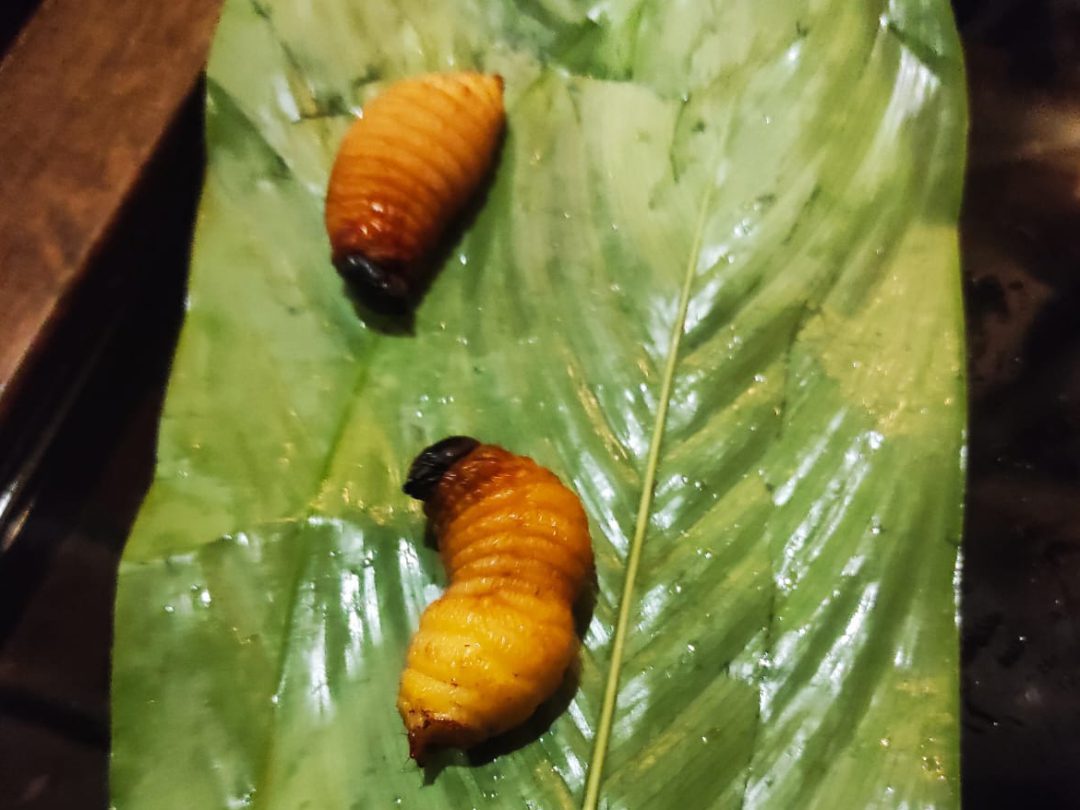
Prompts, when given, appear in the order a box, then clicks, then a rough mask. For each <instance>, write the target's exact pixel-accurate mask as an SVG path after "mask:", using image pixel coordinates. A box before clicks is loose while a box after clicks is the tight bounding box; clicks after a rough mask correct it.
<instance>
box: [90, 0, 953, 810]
mask: <svg viewBox="0 0 1080 810" xmlns="http://www.w3.org/2000/svg"><path fill="white" fill-rule="evenodd" d="M463 68H470V69H472V68H475V69H481V70H485V71H493V72H498V73H500V74H502V75H503V76H504V77H505V80H506V88H507V107H508V128H507V137H506V141H505V143H504V145H503V148H502V152H501V155H500V159H499V165H498V168H497V171H496V172H495V175H494V178H493V182H492V184H491V186H490V188H489V189H487V191H486V197H485V199H484V200H483V201H482V204H481V205H479V206H478V207H477V211H476V213H475V216H474V217H473V218H472V220H471V221H470V222H469V223H468V224H467V226H466V227H464V228H463V229H462V232H461V233H459V234H458V235H457V237H456V238H454V240H453V243H452V244H451V245H450V247H449V248H448V249H447V252H446V255H445V257H444V262H443V267H442V269H441V272H439V274H438V276H437V278H436V280H435V281H434V283H433V284H432V286H431V288H430V289H429V291H428V293H427V295H426V297H425V298H424V299H423V301H422V302H421V304H420V305H419V307H418V309H417V311H416V313H415V318H414V321H413V323H412V325H411V328H410V329H408V330H405V331H404V332H402V331H397V332H395V331H394V330H389V329H386V328H383V327H382V326H381V325H380V324H377V323H374V322H371V321H370V319H369V318H366V317H365V313H363V312H359V313H358V312H357V310H356V309H355V307H354V306H353V304H352V302H351V301H350V298H349V297H348V295H347V294H346V291H345V290H344V289H343V286H342V283H341V281H340V280H339V278H338V277H337V275H336V274H335V273H334V271H333V269H332V268H331V267H330V264H329V246H328V243H327V240H326V237H325V235H324V232H323V227H322V221H321V212H322V200H323V194H324V189H325V186H326V180H327V176H328V172H329V167H330V165H331V161H332V158H333V155H334V151H335V148H336V146H337V143H338V141H339V139H340V137H341V136H342V134H343V133H344V131H345V129H346V128H347V127H348V125H349V123H350V121H351V120H352V118H353V117H354V115H355V114H357V112H358V111H359V110H360V109H361V108H362V106H363V104H364V103H365V102H366V100H367V99H369V98H371V97H372V96H373V95H374V94H376V93H378V92H379V90H380V89H381V88H383V87H385V86H386V84H387V83H388V82H390V81H392V80H394V79H395V78H398V77H401V76H407V75H413V74H417V73H421V72H427V71H437V70H452V69H463ZM206 113H207V123H206V138H207V143H208V153H209V157H208V170H207V175H206V180H205V188H204V192H203V197H202V201H201V206H200V213H199V218H198V223H197V229H196V234H195V247H194V255H193V259H192V269H191V281H190V293H189V303H188V311H187V318H186V323H185V326H184V329H183V333H182V336H181V340H180V344H179V348H178V352H177V355H176V358H175V362H174V366H173V369H172V376H171V380H170V383H169V389H168V395H167V402H166V405H165V409H164V414H163V416H162V420H161V430H160V438H159V448H158V464H157V470H156V476H155V481H154V483H153V486H152V488H151V491H150V492H149V494H148V496H147V499H146V502H145V504H144V506H143V509H142V512H141V514H140V517H139V519H138V521H137V523H136V526H135V528H134V530H133V534H132V537H131V538H130V541H129V543H128V546H127V548H126V551H125V555H124V560H123V562H122V566H121V570H120V574H119V590H118V596H117V602H116V619H115V630H116V632H115V647H114V657H113V681H112V695H113V738H112V744H113V753H112V761H111V794H112V797H113V803H114V805H115V806H116V807H117V808H217V807H258V808H283V809H285V808H287V809H288V810H296V808H313V809H315V808H319V809H321V808H331V809H333V808H385V807H394V806H403V807H408V808H449V807H453V808H467V807H477V808H480V807H499V808H508V807H528V808H540V809H541V810H550V809H552V808H563V807H580V806H584V807H588V808H593V807H606V808H668V807H672V808H688V807H694V808H698V807H717V808H735V807H746V808H785V809H786V808H794V807H808V808H838V807H851V808H855V807H860V808H861V807H871V806H873V807H898V808H899V807H920V808H949V807H956V806H957V805H958V802H959V799H958V794H959V774H958V767H959V762H958V677H957V672H958V658H957V614H956V611H957V590H956V584H957V579H956V578H957V576H958V571H959V568H958V548H957V545H958V536H959V531H960V510H961V502H962V486H963V468H964V426H965V394H964V372H963V369H964V360H963V345H962V326H963V323H962V318H963V316H962V308H961V299H960V292H959V290H960V285H959V273H958V250H957V233H956V221H957V211H958V207H959V199H960V192H961V182H962V176H963V160H964V140H965V127H966V118H965V100H964V94H963V67H962V62H961V56H960V49H959V44H958V40H957V36H956V32H955V28H954V24H953V21H952V17H951V13H950V9H949V6H948V3H947V2H946V0H859V2H851V1H850V0H812V1H811V0H806V1H804V2H792V0H719V1H718V2H706V1H705V0H669V2H654V1H653V0H605V1H604V2H599V3H593V2H590V3H581V2H573V0H516V1H515V2H511V0H459V1H458V2H439V1H438V0H393V1H392V0H314V1H313V0H228V2H226V4H225V7H224V11H223V15H222V19H221V22H220V29H219V31H218V34H217V39H216V42H215V46H214V48H213V52H212V58H211V61H210V66H209V71H208V79H207V94H206ZM454 433H465V434H470V435H474V436H477V437H479V438H481V439H483V440H484V441H488V442H495V443H500V444H503V445H505V446H506V447H508V448H510V449H512V450H514V451H515V452H518V453H522V454H527V455H530V456H532V457H534V458H535V459H537V460H538V461H539V462H540V463H542V464H544V465H546V466H548V467H550V468H551V469H553V470H554V471H555V472H556V473H557V474H559V475H560V476H561V477H562V478H563V480H565V481H566V482H568V483H569V484H570V485H571V486H572V487H573V488H574V489H575V490H576V491H577V492H578V493H579V494H580V496H581V498H582V501H583V503H584V504H585V506H586V509H587V512H588V514H589V517H590V521H591V530H592V535H593V540H594V545H595V553H596V569H597V588H596V597H595V605H594V606H593V609H592V615H591V620H590V622H589V624H588V628H587V631H586V632H585V634H584V640H583V649H582V653H581V656H580V662H579V664H578V665H577V666H576V667H575V668H574V671H573V673H572V677H570V678H568V681H567V684H566V686H565V688H564V689H563V690H561V692H560V693H559V695H557V696H556V698H554V699H553V701H552V702H551V703H550V704H549V705H548V706H546V707H545V708H544V709H543V710H541V712H539V713H538V715H537V717H536V718H534V720H533V721H531V722H530V723H529V724H527V725H526V727H525V728H523V729H522V730H521V731H520V732H518V733H516V734H511V735H509V736H508V737H507V738H505V739H503V740H500V741H497V742H496V743H493V744H492V745H490V746H486V747H482V748H481V749H479V750H477V751H474V752H472V753H470V754H462V753H455V752H448V753H446V754H444V755H443V756H442V757H441V758H440V759H439V760H438V761H437V762H435V763H434V764H433V765H431V766H429V767H428V768H427V769H426V770H425V769H421V768H418V767H417V766H416V765H415V764H414V763H412V762H411V761H410V760H409V759H408V757H407V747H406V742H405V735H404V730H403V727H402V725H401V721H400V719H399V718H398V715H397V712H396V710H395V706H394V702H395V698H396V690H397V679H398V676H399V674H400V671H401V667H402V664H403V658H404V650H405V647H406V644H407V643H408V639H409V637H410V634H411V633H412V632H413V630H414V629H415V628H416V626H417V621H418V616H419V614H420V612H421V611H422V610H423V608H424V606H425V605H426V604H427V603H428V602H430V601H431V600H432V599H433V598H435V597H436V596H437V595H438V593H439V592H440V589H441V587H442V586H443V585H444V584H445V580H444V575H443V572H442V570H441V567H440V565H439V563H438V560H437V554H436V552H435V550H434V549H433V548H432V547H431V546H430V544H428V543H425V540H424V519H423V515H422V512H421V510H420V506H419V504H417V503H415V502H412V501H410V500H409V499H408V498H407V497H406V496H405V495H403V494H402V493H401V490H400V487H401V484H402V479H403V475H404V471H405V470H406V468H407V465H408V463H409V461H410V460H411V458H412V456H413V455H414V454H415V453H416V452H417V451H418V450H419V449H420V448H422V447H423V446H425V445H426V444H428V443H429V442H432V441H434V440H437V439H440V438H442V437H444V436H446V435H448V434H454Z"/></svg>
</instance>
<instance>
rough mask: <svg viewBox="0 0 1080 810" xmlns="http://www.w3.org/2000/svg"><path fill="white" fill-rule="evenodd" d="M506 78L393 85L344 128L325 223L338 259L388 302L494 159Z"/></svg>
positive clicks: (359, 284)
mask: <svg viewBox="0 0 1080 810" xmlns="http://www.w3.org/2000/svg"><path fill="white" fill-rule="evenodd" d="M502 89H503V82H502V78H501V77H499V76H493V75H487V74H483V73H446V74H430V75H426V76H419V77H416V78H411V79H404V80H401V81H398V82H396V83H394V84H392V85H391V86H389V87H388V88H387V89H386V90H385V91H383V92H382V93H381V94H380V95H378V96H377V97H375V98H374V99H373V100H372V101H371V102H370V103H368V104H367V106H366V107H365V108H364V111H363V116H362V117H361V118H359V119H357V121H356V123H354V124H353V125H352V127H351V128H350V129H349V131H348V132H347V133H346V135H345V138H344V140H343V141H342V143H341V146H340V148H339V150H338V154H337V158H336V159H335V161H334V167H333V170H332V171H331V174H330V185H329V188H328V189H327V195H326V230H327V233H328V235H329V237H330V244H331V247H332V251H333V261H334V264H335V266H336V267H337V268H338V270H339V271H340V272H341V273H342V275H343V276H345V278H346V279H348V280H349V281H351V282H353V283H354V286H355V287H356V288H357V289H358V291H359V292H360V293H361V294H365V293H366V294H368V295H369V296H371V297H374V298H375V299H379V301H377V303H378V302H381V303H382V304H388V303H394V302H398V303H400V302H401V301H403V300H404V299H406V298H407V297H408V295H409V293H410V282H411V281H412V275H413V274H414V273H415V271H416V269H417V266H418V264H419V263H420V262H421V261H422V260H423V259H424V258H425V257H426V256H428V254H429V253H430V252H431V250H432V249H433V248H434V247H435V246H436V245H437V243H438V241H439V238H440V237H441V235H442V233H443V231H444V230H445V228H446V226H447V224H448V223H449V222H450V221H451V220H452V219H453V218H454V216H455V215H457V214H458V213H459V212H460V211H461V209H462V208H463V207H464V205H465V204H466V202H467V201H468V200H469V198H470V197H471V196H472V195H473V193H474V192H475V191H476V190H477V187H478V186H479V185H480V183H481V182H482V181H483V179H484V177H485V175H486V174H487V173H488V170H489V169H490V167H491V162H492V160H493V158H494V154H495V149H496V146H497V145H498V141H499V138H500V135H501V133H502V129H503V124H504V119H505V112H504V109H503V94H502Z"/></svg>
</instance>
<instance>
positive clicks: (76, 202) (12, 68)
mask: <svg viewBox="0 0 1080 810" xmlns="http://www.w3.org/2000/svg"><path fill="white" fill-rule="evenodd" d="M219 8H220V0H168V2H147V0H46V2H44V3H43V4H42V6H41V8H40V9H39V10H38V12H37V13H36V14H35V16H34V17H33V19H32V20H31V21H30V22H29V23H28V24H27V26H26V28H25V29H24V30H23V32H22V33H21V34H20V36H19V38H18V40H17V41H16V42H15V44H14V46H13V47H12V49H11V51H10V52H9V53H8V55H7V57H6V58H5V59H4V61H3V62H2V63H0V122H3V125H2V126H0V417H2V416H3V414H4V412H5V411H6V410H7V409H8V408H9V407H10V403H11V401H12V399H13V397H14V394H15V393H16V391H17V388H18V379H19V377H20V375H22V374H24V373H25V372H26V369H27V368H28V366H29V365H30V364H31V363H32V362H33V359H34V357H35V355H36V354H37V353H38V352H40V351H41V349H42V347H43V345H44V343H45V341H46V340H47V338H48V335H49V333H50V331H51V329H52V327H53V326H54V325H55V323H56V320H57V319H58V318H59V317H60V315H61V314H62V312H63V308H64V304H65V298H66V297H67V296H69V295H70V294H71V293H72V291H73V290H74V289H75V287H76V285H77V283H78V281H79V280H80V278H81V277H82V275H83V274H84V272H85V271H86V268H87V267H88V265H89V263H90V260H91V259H92V257H93V255H94V252H95V250H96V249H97V248H98V246H99V245H100V244H101V243H102V240H103V238H104V236H105V234H106V233H107V231H108V229H109V227H110V225H111V224H112V222H113V221H114V219H115V217H116V215H117V212H118V211H119V209H120V207H121V205H122V204H123V202H124V200H125V199H126V198H127V196H128V193H129V192H130V190H131V189H132V187H133V186H134V185H135V183H136V181H137V180H138V178H139V176H140V174H141V172H142V171H143V168H144V167H145V165H146V164H147V162H148V161H149V160H150V158H151V156H152V155H153V153H154V151H155V149H156V148H157V146H158V144H159V142H160V140H161V138H162V136H163V134H164V133H165V131H166V130H167V129H168V127H169V125H170V123H171V122H172V120H173V118H174V117H175V115H176V112H177V110H178V109H179V107H180V105H181V104H182V103H183V101H184V99H185V97H186V96H187V95H188V93H189V92H190V91H191V88H192V87H193V86H194V82H195V80H196V78H197V77H198V75H199V73H200V71H201V70H202V67H203V65H204V64H205V61H206V54H207V51H208V48H209V42H210V37H211V34H212V32H213V28H214V23H215V21H216V18H217V14H218V11H219ZM143 271H144V272H150V273H152V272H153V271H154V268H153V267H152V266H147V267H145V268H143Z"/></svg>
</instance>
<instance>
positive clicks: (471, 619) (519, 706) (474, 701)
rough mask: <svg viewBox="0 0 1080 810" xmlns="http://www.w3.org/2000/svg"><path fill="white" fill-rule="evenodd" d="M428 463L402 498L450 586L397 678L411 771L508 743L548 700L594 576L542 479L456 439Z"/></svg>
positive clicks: (561, 494)
mask: <svg viewBox="0 0 1080 810" xmlns="http://www.w3.org/2000/svg"><path fill="white" fill-rule="evenodd" d="M447 442H450V443H451V444H450V445H447ZM455 442H456V443H457V444H456V445H455V444H453V443H455ZM462 442H465V443H466V444H462ZM469 442H471V449H470V445H469V444H467V443H469ZM448 447H449V450H450V452H447V448H448ZM455 448H456V452H455ZM440 453H441V456H440ZM426 454H427V455H426V457H427V460H428V462H429V463H428V464H427V466H425V464H424V459H425V454H421V456H420V457H418V459H417V462H416V463H415V464H414V467H413V470H412V474H411V475H410V481H409V483H408V484H406V491H408V492H410V494H414V495H417V496H419V497H422V498H423V499H424V500H426V502H427V503H426V510H425V511H426V512H427V514H428V516H429V519H430V520H431V524H432V528H433V529H434V533H435V537H436V538H437V540H438V544H439V552H440V554H441V556H442V559H443V563H444V564H445V566H446V569H447V572H448V574H449V579H450V585H449V587H448V588H447V590H446V593H445V594H443V596H442V597H441V598H440V599H438V600H436V601H435V602H434V603H432V604H431V605H430V606H429V607H428V608H427V610H426V611H425V612H424V614H423V616H422V617H421V619H420V629H419V630H418V632H417V633H416V635H415V636H414V637H413V639H412V643H411V645H410V647H409V651H408V656H407V661H406V668H405V671H404V673H403V675H402V677H401V688H400V693H399V696H398V710H399V711H400V713H401V716H402V719H403V720H404V722H405V726H406V729H407V731H408V734H409V748H410V753H411V754H412V756H413V757H415V758H416V759H417V760H421V759H422V758H423V756H424V754H425V752H426V751H427V750H428V748H429V747H430V746H433V745H451V746H456V747H460V748H467V747H469V746H471V745H473V744H475V743H477V742H479V741H481V740H484V739H486V738H488V737H492V736H494V735H496V734H500V733H502V732H504V731H507V730H509V729H511V728H513V727H515V726H517V725H519V724H520V723H522V722H523V721H524V720H526V719H527V718H528V717H529V716H530V715H531V714H532V713H533V712H534V711H535V710H536V708H537V707H538V706H539V705H540V704H541V703H542V702H543V701H544V700H546V699H547V698H548V697H550V696H551V694H552V693H553V692H554V691H555V690H556V689H557V688H558V686H559V684H560V683H561V682H562V680H563V677H564V676H565V674H566V671H567V669H568V667H569V666H570V664H571V663H572V661H573V658H574V656H575V654H576V652H577V646H578V639H577V635H576V633H575V627H574V617H573V613H572V607H573V605H574V602H575V600H576V599H577V597H578V596H579V594H580V593H581V591H582V589H583V587H584V586H585V584H586V582H587V581H588V578H589V576H590V574H591V571H592V566H593V555H592V545H591V541H590V538H589V528H588V522H587V519H586V517H585V512H584V510H583V509H582V507H581V502H580V501H579V500H578V497H577V496H576V495H575V494H574V493H573V492H571V491H570V490H569V489H567V488H566V487H565V486H564V485H563V484H562V483H561V482H560V481H559V479H558V478H557V477H556V476H555V475H554V474H553V473H551V472H550V471H549V470H546V469H544V468H543V467H541V466H539V465H538V464H536V463H535V462H534V461H532V460H531V459H529V458H525V457H523V456H517V455H514V454H513V453H509V452H507V451H506V450H503V449H502V448H500V447H496V446H494V445H482V444H479V443H477V442H475V441H474V440H468V439H463V438H461V437H454V438H453V439H450V440H446V442H442V443H440V444H438V445H434V446H433V447H432V448H429V450H428V451H426ZM455 456H456V458H455ZM432 458H435V464H434V469H433V467H432V464H431V463H430V462H431V459H432ZM418 469H419V471H418ZM440 473H441V475H440ZM418 481H420V483H419V484H418V483H417V482H418Z"/></svg>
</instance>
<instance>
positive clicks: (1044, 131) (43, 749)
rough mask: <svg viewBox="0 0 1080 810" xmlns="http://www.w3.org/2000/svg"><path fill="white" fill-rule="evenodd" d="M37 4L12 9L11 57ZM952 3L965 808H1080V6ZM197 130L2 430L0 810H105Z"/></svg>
mask: <svg viewBox="0 0 1080 810" xmlns="http://www.w3.org/2000/svg"><path fill="white" fill-rule="evenodd" d="M857 1H858V0H853V2H857ZM36 6H37V2H35V0H7V2H6V3H2V4H0V53H2V52H3V51H4V50H5V49H6V48H7V47H8V46H9V44H10V43H11V41H12V39H13V37H14V36H16V35H17V32H18V30H19V27H20V26H21V24H22V23H23V22H24V21H25V19H26V17H27V16H28V15H29V14H31V13H33V11H34V9H35V7H36ZM954 7H955V9H956V12H957V18H958V20H959V22H960V26H961V30H962V33H963V35H964V38H965V42H966V46H967V59H968V74H969V83H970V87H971V93H970V97H971V108H972V110H971V118H972V133H971V144H970V160H969V170H968V181H967V190H966V198H965V210H964V214H963V220H962V240H963V261H964V274H965V298H966V302H967V311H968V344H969V353H970V384H971V422H970V456H969V459H970V473H969V487H968V495H967V507H966V508H967V512H966V516H967V517H966V520H967V528H966V531H965V539H964V580H963V605H962V615H963V631H962V667H963V669H962V689H963V692H962V698H963V718H962V721H963V734H962V755H963V762H962V774H963V785H964V794H963V798H964V803H965V806H967V807H969V808H996V807H1002V808H1005V807H1010V808H1011V807H1037V808H1040V809H1041V810H1049V809H1051V808H1071V807H1080V688H1078V687H1080V643H1078V639H1080V627H1078V622H1080V3H1077V2H1065V1H1064V0H955V2H954ZM200 115H201V88H200V89H198V90H196V92H195V93H194V94H193V95H192V98H191V99H190V100H189V102H188V103H187V104H186V105H185V107H184V108H183V109H182V111H181V113H180V115H179V117H178V118H177V120H176V122H175V124H174V125H173V127H172V130H171V132H170V135H169V136H168V138H167V139H166V142H165V145H164V146H163V148H162V149H161V150H160V152H159V154H158V157H157V158H156V159H155V161H154V163H153V164H152V165H151V166H150V167H149V169H148V170H147V172H146V174H145V177H144V179H143V181H142V183H141V185H140V187H139V188H138V189H137V191H136V193H135V195H134V196H133V197H132V199H131V200H130V201H129V203H128V204H127V206H126V208H125V211H124V213H123V214H122V216H121V218H120V221H119V224H118V226H117V227H116V228H115V229H114V232H113V235H112V237H111V238H110V240H109V241H108V243H107V244H106V245H105V246H104V247H103V249H102V250H101V251H100V253H99V254H98V258H97V260H96V262H95V268H94V270H93V272H92V273H91V274H90V276H89V277H88V280H87V282H86V283H85V284H84V285H83V287H82V288H81V289H80V295H79V297H78V299H77V300H76V301H75V303H74V304H73V306H72V309H71V312H70V315H69V317H68V318H67V319H66V320H65V322H64V324H63V325H62V327H61V328H60V329H59V330H58V332H57V334H56V335H55V336H54V339H53V340H52V343H51V345H50V348H49V350H48V352H47V354H46V355H45V357H44V361H43V362H42V363H41V366H42V369H43V370H42V371H41V372H40V373H36V374H34V375H31V376H30V377H29V378H28V380H27V382H26V387H25V395H24V396H23V397H22V399H21V404H20V407H16V408H15V409H13V412H12V413H11V414H10V416H9V419H8V420H7V421H6V423H5V424H4V425H0V448H4V453H3V454H2V455H3V456H4V457H3V458H0V498H2V497H3V494H4V489H3V487H4V486H7V484H8V482H9V481H11V480H16V479H18V483H19V485H20V489H19V492H18V499H17V502H16V503H15V507H17V508H9V509H8V510H7V514H6V516H5V518H4V520H3V521H0V548H3V549H4V551H3V556H2V557H0V808H39V809H40V810H57V809H59V808H65V809H66V808H79V809H81V808H101V807H105V806H106V805H107V792H106V783H105V778H106V773H107V756H108V749H109V722H108V689H109V681H108V676H109V648H110V645H111V607H112V600H113V591H114V586H115V572H116V566H117V561H118V559H119V555H120V551H121V549H122V546H123V543H124V540H125V538H126V536H127V532H128V529H129V528H130V524H131V521H132V519H133V517H134V514H135V512H136V510H137V508H138V506H139V502H140V500H141V498H142V495H143V493H144V492H145V489H146V487H147V485H148V484H149V481H150V475H151V471H152V466H153V446H154V431H155V429H156V424H157V419H158V414H159V409H160V405H161V396H162V388H163V385H164V381H165V378H166V375H167V365H168V362H169V358H170V356H171V352H172V347H173V345H174V343H175V340H176V334H177V330H178V328H179V324H180V320H181V314H182V301H183V289H184V282H185V278H184V276H185V272H186V266H187V258H188V256H187V251H188V242H189V238H190V233H191V227H192V218H193V215H194V210H195V204H196V200H197V195H198V185H199V182H200V179H201V166H202V160H203V155H202V147H201V119H200ZM82 370H88V373H87V374H86V375H85V378H84V379H82V381H81V383H80V384H79V385H78V386H77V387H75V388H74V389H72V390H74V391H75V394H74V399H72V400H71V401H70V402H69V403H68V404H69V405H70V407H68V408H66V409H60V408H58V409H57V411H56V412H57V413H66V414H67V415H66V417H65V418H63V419H62V420H54V421H50V420H48V419H45V420H43V419H42V417H41V414H40V413H39V411H40V410H41V409H40V403H41V402H42V401H44V400H45V399H56V398H59V399H60V400H62V399H63V396H64V393H63V392H64V391H65V390H67V389H61V388H59V387H58V382H57V381H58V380H64V381H66V385H67V386H68V389H70V383H71V381H72V380H78V379H79V377H80V374H79V372H80V371H82ZM42 435H45V436H47V437H48V438H49V441H47V442H46V441H40V437H41V436H42ZM12 448H17V449H18V450H19V452H17V453H16V452H14V451H12ZM39 451H40V452H39ZM34 456H38V458H37V461H38V463H36V464H33V465H29V466H27V465H26V463H25V462H26V459H27V458H32V457H34ZM15 458H18V460H19V467H18V468H16V467H14V466H13V465H12V459H15ZM28 468H32V469H33V470H34V472H33V474H32V475H31V476H29V477H28V478H25V479H22V478H20V475H21V471H22V469H28Z"/></svg>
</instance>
